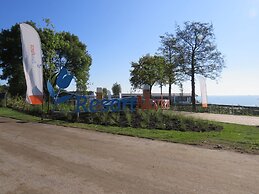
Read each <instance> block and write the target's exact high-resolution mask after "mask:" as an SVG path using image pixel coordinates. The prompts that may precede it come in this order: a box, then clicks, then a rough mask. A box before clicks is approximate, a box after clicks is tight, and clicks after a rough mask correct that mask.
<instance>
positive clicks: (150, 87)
mask: <svg viewBox="0 0 259 194" xmlns="http://www.w3.org/2000/svg"><path fill="white" fill-rule="evenodd" d="M152 86H153V85H152ZM152 86H151V85H150V86H149V89H150V91H149V94H150V99H151V98H152V92H151V91H152Z"/></svg>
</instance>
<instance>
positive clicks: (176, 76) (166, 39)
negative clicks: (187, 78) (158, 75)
mask: <svg viewBox="0 0 259 194" xmlns="http://www.w3.org/2000/svg"><path fill="white" fill-rule="evenodd" d="M160 38H161V46H160V48H159V49H158V50H159V51H160V53H161V55H162V56H163V57H164V59H165V62H166V64H165V68H164V72H165V73H164V76H165V78H166V80H167V83H168V85H169V100H170V104H172V102H171V100H172V85H173V84H174V83H178V82H181V81H182V80H183V76H182V75H183V74H182V72H181V70H180V64H181V62H182V53H181V50H180V49H179V47H178V45H177V39H176V38H175V36H174V35H172V34H169V33H166V34H165V35H164V36H160Z"/></svg>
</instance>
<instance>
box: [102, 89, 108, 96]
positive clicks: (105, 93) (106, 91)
mask: <svg viewBox="0 0 259 194" xmlns="http://www.w3.org/2000/svg"><path fill="white" fill-rule="evenodd" d="M103 98H108V90H107V88H103Z"/></svg>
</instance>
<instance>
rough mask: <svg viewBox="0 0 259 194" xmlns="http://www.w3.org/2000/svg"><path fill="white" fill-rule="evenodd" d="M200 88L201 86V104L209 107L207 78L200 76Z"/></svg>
mask: <svg viewBox="0 0 259 194" xmlns="http://www.w3.org/2000/svg"><path fill="white" fill-rule="evenodd" d="M200 88H201V104H202V107H203V108H207V107H208V99H207V87H206V78H205V77H203V76H200Z"/></svg>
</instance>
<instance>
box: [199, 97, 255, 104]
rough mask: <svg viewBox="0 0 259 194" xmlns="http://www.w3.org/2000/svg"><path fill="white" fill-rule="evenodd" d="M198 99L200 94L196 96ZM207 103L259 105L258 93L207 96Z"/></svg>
mask: <svg viewBox="0 0 259 194" xmlns="http://www.w3.org/2000/svg"><path fill="white" fill-rule="evenodd" d="M197 100H199V101H200V96H199V97H198V98H197ZM208 103H209V104H223V105H239V106H257V107H259V95H249V96H208Z"/></svg>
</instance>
